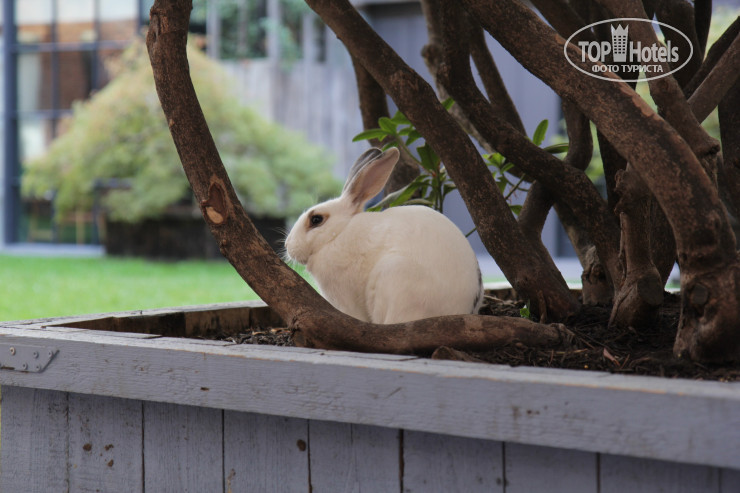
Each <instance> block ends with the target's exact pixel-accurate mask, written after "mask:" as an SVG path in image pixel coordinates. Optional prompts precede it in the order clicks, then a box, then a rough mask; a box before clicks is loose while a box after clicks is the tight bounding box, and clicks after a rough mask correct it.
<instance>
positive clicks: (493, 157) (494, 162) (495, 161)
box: [484, 152, 504, 168]
mask: <svg viewBox="0 0 740 493" xmlns="http://www.w3.org/2000/svg"><path fill="white" fill-rule="evenodd" d="M484 157H485V158H486V160H487V161H488V165H489V166H496V167H497V168H498V167H500V166H501V162H502V161H503V159H504V156H502V155H501V154H499V153H498V152H494V153H493V154H487V155H486V156H484Z"/></svg>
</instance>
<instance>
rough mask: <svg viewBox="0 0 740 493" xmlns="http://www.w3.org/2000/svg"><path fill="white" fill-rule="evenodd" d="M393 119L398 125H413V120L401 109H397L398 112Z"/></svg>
mask: <svg viewBox="0 0 740 493" xmlns="http://www.w3.org/2000/svg"><path fill="white" fill-rule="evenodd" d="M391 121H392V122H393V123H395V124H397V125H411V122H410V121H409V119H408V118H406V115H404V114H403V113H401V112H400V111H396V114H395V115H393V118H391Z"/></svg>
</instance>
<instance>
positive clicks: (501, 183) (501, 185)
mask: <svg viewBox="0 0 740 493" xmlns="http://www.w3.org/2000/svg"><path fill="white" fill-rule="evenodd" d="M508 184H509V180H506V179H504V180H498V181H497V182H496V185H498V189H499V190H500V191H501V193H504V190H506V185H508Z"/></svg>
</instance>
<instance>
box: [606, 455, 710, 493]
mask: <svg viewBox="0 0 740 493" xmlns="http://www.w3.org/2000/svg"><path fill="white" fill-rule="evenodd" d="M599 470H600V473H601V474H600V476H601V477H600V483H601V493H624V492H625V491H629V492H630V493H697V492H702V493H703V492H708V493H714V492H718V491H720V489H719V470H718V469H717V468H714V467H707V466H696V465H691V464H679V463H676V462H664V461H658V460H650V459H636V458H634V457H623V456H618V455H602V456H601V460H600V468H599Z"/></svg>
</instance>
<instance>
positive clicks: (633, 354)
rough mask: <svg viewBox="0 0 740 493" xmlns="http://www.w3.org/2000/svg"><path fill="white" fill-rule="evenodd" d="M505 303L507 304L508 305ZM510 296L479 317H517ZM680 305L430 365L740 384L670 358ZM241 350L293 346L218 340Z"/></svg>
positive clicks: (724, 372) (727, 371) (671, 300)
mask: <svg viewBox="0 0 740 493" xmlns="http://www.w3.org/2000/svg"><path fill="white" fill-rule="evenodd" d="M507 298H508V299H507ZM513 298H514V293H513V292H507V291H499V292H495V293H489V295H487V296H486V302H485V304H484V306H483V308H482V309H481V314H484V315H498V316H511V317H519V316H521V315H520V310H521V309H522V307H524V302H523V301H520V300H517V299H513ZM679 312H680V299H679V296H678V295H676V294H671V293H665V301H664V303H663V307H662V308H661V313H660V319H659V321H658V323H657V324H655V326H653V327H652V328H650V329H648V330H644V329H643V330H635V329H633V328H631V327H630V328H623V329H622V328H615V327H609V326H608V322H609V315H610V307H600V306H585V307H583V309H582V310H581V311H580V312H579V313H578V314H577V315H576V316H575V317H573V318H571V319H570V320H567V321H566V322H565V325H566V326H567V327H568V328H569V329H570V330H571V331H572V332H573V334H574V336H575V337H574V341H573V345H572V346H571V347H570V348H567V349H538V348H531V347H526V346H524V345H522V344H521V343H514V344H511V345H508V346H505V347H502V348H498V349H495V350H491V351H486V352H463V351H458V350H455V349H452V348H444V350H438V351H437V352H435V354H434V355H433V356H432V357H433V358H435V359H456V360H464V361H474V362H480V363H481V364H486V363H493V364H499V365H509V366H535V367H544V368H563V369H573V370H590V371H604V372H609V373H619V374H626V375H651V376H660V377H666V378H686V379H693V380H714V381H723V382H731V381H733V382H734V381H740V364H732V365H704V364H699V363H694V362H691V361H686V360H682V359H678V358H675V357H674V356H673V352H672V348H673V341H674V339H675V337H676V329H677V327H678V318H679ZM222 339H224V340H229V341H232V342H236V343H241V344H271V345H277V346H292V345H293V342H292V341H291V339H290V332H289V330H288V329H285V328H280V327H256V328H254V329H253V330H252V331H251V332H246V333H240V334H239V335H236V336H233V335H232V336H228V337H222Z"/></svg>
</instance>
